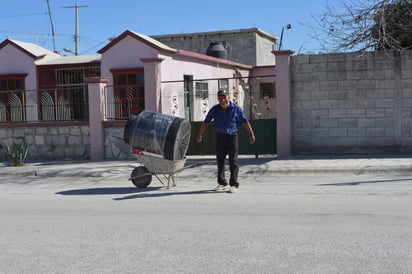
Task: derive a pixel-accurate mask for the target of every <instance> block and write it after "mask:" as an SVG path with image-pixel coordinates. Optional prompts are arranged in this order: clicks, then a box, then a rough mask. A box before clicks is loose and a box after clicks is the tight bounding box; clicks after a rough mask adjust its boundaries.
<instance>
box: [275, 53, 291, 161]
mask: <svg viewBox="0 0 412 274" xmlns="http://www.w3.org/2000/svg"><path fill="white" fill-rule="evenodd" d="M293 53H294V52H293V51H291V50H279V51H273V54H274V55H275V58H276V66H275V82H276V125H277V127H276V144H277V148H276V150H277V157H278V158H283V157H288V156H290V155H291V140H292V117H291V99H290V95H291V94H290V93H291V76H290V61H291V55H292V54H293Z"/></svg>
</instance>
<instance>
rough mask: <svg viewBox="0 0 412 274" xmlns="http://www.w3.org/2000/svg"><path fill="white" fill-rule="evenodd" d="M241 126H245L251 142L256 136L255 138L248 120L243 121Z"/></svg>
mask: <svg viewBox="0 0 412 274" xmlns="http://www.w3.org/2000/svg"><path fill="white" fill-rule="evenodd" d="M243 126H244V127H245V128H246V130H247V132H248V133H249V136H250V143H251V144H253V143H254V142H255V141H256V138H255V133H254V132H253V128H252V126H251V125H250V123H249V121H247V122H246V123H244V124H243Z"/></svg>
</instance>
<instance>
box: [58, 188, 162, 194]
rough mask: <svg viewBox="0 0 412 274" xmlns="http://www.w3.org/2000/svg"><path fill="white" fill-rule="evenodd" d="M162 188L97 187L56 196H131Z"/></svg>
mask: <svg viewBox="0 0 412 274" xmlns="http://www.w3.org/2000/svg"><path fill="white" fill-rule="evenodd" d="M160 188H161V187H146V188H136V187H98V188H97V187H96V188H83V189H72V190H65V191H60V192H56V193H55V194H60V195H115V194H130V193H139V192H147V191H154V190H159V189H160Z"/></svg>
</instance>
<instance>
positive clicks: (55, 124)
mask: <svg viewBox="0 0 412 274" xmlns="http://www.w3.org/2000/svg"><path fill="white" fill-rule="evenodd" d="M88 125H89V122H84V121H65V122H29V121H27V122H18V123H14V122H7V123H0V128H19V127H22V128H26V127H66V126H88Z"/></svg>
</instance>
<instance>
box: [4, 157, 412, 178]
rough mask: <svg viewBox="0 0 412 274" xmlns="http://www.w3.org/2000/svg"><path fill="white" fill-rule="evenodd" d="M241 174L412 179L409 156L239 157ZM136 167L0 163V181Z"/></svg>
mask: <svg viewBox="0 0 412 274" xmlns="http://www.w3.org/2000/svg"><path fill="white" fill-rule="evenodd" d="M239 163H240V165H241V171H240V172H241V173H242V172H255V171H258V172H260V173H262V174H263V173H264V174H282V175H288V174H289V175H315V174H341V175H345V174H346V175H350V174H351V175H361V174H376V175H378V174H379V175H381V174H388V175H389V174H390V175H402V176H408V175H411V176H412V155H402V156H398V155H394V156H388V155H385V156H353V157H350V156H345V157H343V156H336V157H333V156H319V157H290V158H288V159H281V160H278V159H276V156H260V157H259V158H255V157H254V156H253V155H250V156H240V157H239ZM138 165H139V163H138V162H137V161H133V160H105V161H90V160H85V161H54V162H53V161H46V162H29V163H26V164H25V165H24V166H21V167H11V166H8V165H7V163H5V162H3V163H0V177H6V176H12V177H16V176H19V177H24V176H41V177H108V176H125V175H130V173H131V171H132V170H133V169H134V168H135V167H136V166H138ZM200 167H201V168H202V169H209V168H210V170H211V171H212V172H214V171H215V169H216V164H215V158H214V156H188V157H187V160H186V163H185V172H197V171H198V170H199V168H200Z"/></svg>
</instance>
